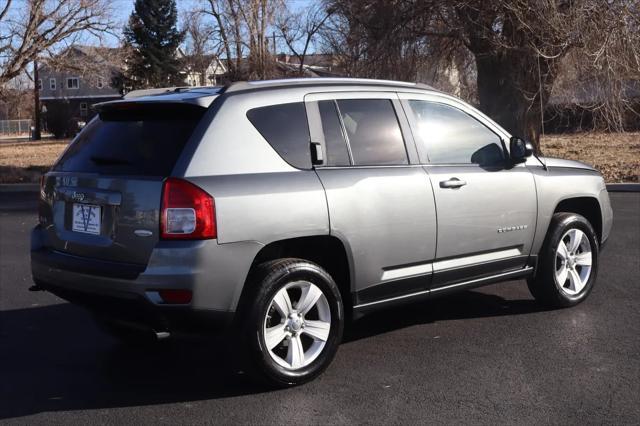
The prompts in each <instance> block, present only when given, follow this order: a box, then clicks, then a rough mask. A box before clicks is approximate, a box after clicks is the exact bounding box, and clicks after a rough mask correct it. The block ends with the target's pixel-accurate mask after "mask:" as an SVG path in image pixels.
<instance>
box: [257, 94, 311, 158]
mask: <svg viewBox="0 0 640 426" xmlns="http://www.w3.org/2000/svg"><path fill="white" fill-rule="evenodd" d="M247 118H248V119H249V121H250V122H251V124H253V126H254V127H255V128H256V129H257V130H258V131H259V132H260V134H261V135H262V137H264V138H265V139H266V140H267V142H269V145H271V146H272V147H273V149H275V150H276V152H277V153H278V154H279V155H280V157H282V158H283V159H284V160H285V161H286V162H287V163H289V164H291V165H292V166H293V167H297V168H299V169H310V168H311V145H310V140H311V138H310V136H309V124H308V123H307V112H306V110H305V108H304V103H303V102H295V103H290V104H280V105H271V106H266V107H261V108H254V109H252V110H249V111H247Z"/></svg>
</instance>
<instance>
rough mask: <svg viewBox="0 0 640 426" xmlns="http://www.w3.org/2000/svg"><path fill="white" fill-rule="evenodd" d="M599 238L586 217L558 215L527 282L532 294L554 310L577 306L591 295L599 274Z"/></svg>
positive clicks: (554, 216) (568, 214) (550, 227)
mask: <svg viewBox="0 0 640 426" xmlns="http://www.w3.org/2000/svg"><path fill="white" fill-rule="evenodd" d="M598 248H599V247H598V239H597V235H596V233H595V231H594V230H593V227H592V226H591V224H590V223H589V221H588V220H587V219H585V218H584V217H583V216H580V215H578V214H574V213H556V214H555V215H553V218H552V219H551V224H550V225H549V232H548V234H547V238H546V240H545V242H544V244H543V247H542V250H541V252H540V257H539V260H538V262H539V263H538V271H537V273H536V276H535V277H534V278H530V279H529V280H528V281H527V284H528V286H529V290H530V291H531V294H532V295H533V296H534V297H535V298H536V300H538V301H539V302H541V303H542V304H544V305H545V306H548V307H551V308H559V307H567V306H573V305H577V304H578V303H580V302H582V301H583V300H585V299H586V298H587V296H588V295H589V293H590V292H591V290H592V288H593V285H594V282H595V280H596V275H597V272H598Z"/></svg>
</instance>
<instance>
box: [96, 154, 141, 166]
mask: <svg viewBox="0 0 640 426" xmlns="http://www.w3.org/2000/svg"><path fill="white" fill-rule="evenodd" d="M90 159H91V161H93V162H94V163H96V164H131V161H129V160H125V159H124V158H116V157H100V156H97V155H93V156H91V157H90Z"/></svg>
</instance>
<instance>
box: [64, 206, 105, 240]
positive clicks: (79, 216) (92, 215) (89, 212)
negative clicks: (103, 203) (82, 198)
mask: <svg viewBox="0 0 640 426" xmlns="http://www.w3.org/2000/svg"><path fill="white" fill-rule="evenodd" d="M101 213H102V211H101V208H100V206H96V205H93V204H79V203H74V204H73V222H72V224H71V229H72V230H73V231H75V232H83V233H85V234H93V235H99V234H100V220H101V218H102V214H101Z"/></svg>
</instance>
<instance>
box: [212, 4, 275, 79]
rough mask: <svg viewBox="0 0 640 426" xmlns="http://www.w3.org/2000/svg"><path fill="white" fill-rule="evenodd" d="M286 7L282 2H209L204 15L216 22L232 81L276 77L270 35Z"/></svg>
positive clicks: (216, 32)
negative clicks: (280, 11)
mask: <svg viewBox="0 0 640 426" xmlns="http://www.w3.org/2000/svg"><path fill="white" fill-rule="evenodd" d="M282 6H283V1H282V0H207V7H206V8H204V9H203V13H205V14H206V15H208V16H210V17H212V18H213V25H214V28H215V34H216V36H217V37H218V38H219V40H220V43H221V46H222V52H224V55H225V56H226V59H227V68H228V70H229V73H228V74H229V78H230V79H232V80H237V79H242V78H266V77H269V75H270V74H271V73H272V66H273V61H272V60H271V56H272V54H271V52H270V49H269V40H268V36H267V34H268V33H269V30H270V29H272V28H273V25H274V21H275V16H276V14H277V11H279V10H280V9H281V8H282ZM245 57H246V66H243V64H244V63H245V62H244V59H245Z"/></svg>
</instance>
